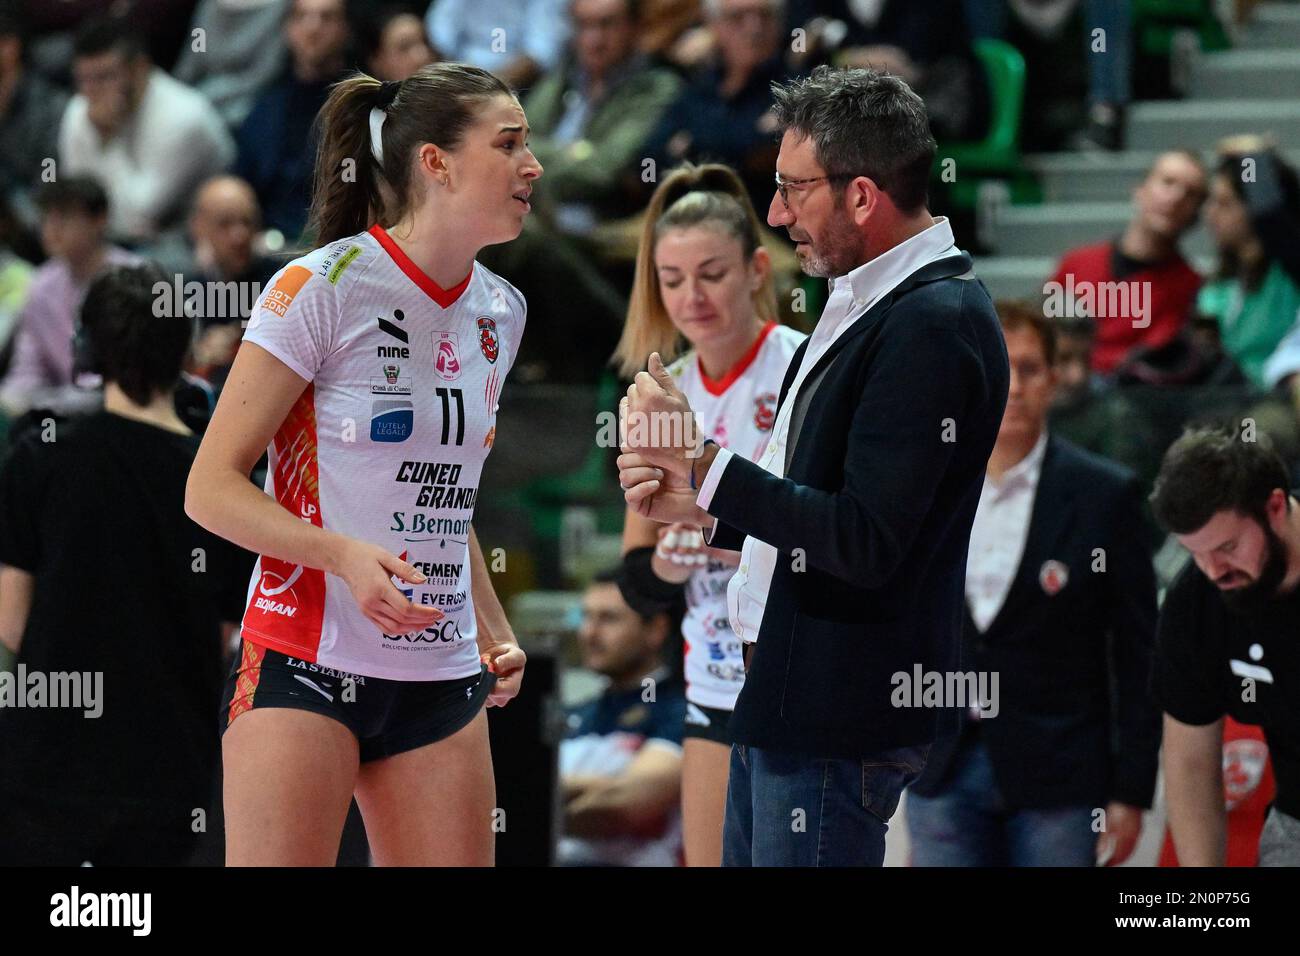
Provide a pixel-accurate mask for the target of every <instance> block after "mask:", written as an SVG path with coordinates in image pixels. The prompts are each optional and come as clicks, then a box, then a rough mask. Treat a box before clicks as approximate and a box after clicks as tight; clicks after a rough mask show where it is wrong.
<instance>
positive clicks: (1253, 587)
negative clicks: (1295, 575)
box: [1219, 525, 1287, 614]
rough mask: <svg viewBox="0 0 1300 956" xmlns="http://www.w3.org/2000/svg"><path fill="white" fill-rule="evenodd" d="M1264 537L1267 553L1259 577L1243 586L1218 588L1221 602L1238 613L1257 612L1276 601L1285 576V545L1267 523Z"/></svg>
mask: <svg viewBox="0 0 1300 956" xmlns="http://www.w3.org/2000/svg"><path fill="white" fill-rule="evenodd" d="M1264 537H1265V540H1267V542H1268V554H1267V555H1266V556H1265V558H1264V566H1263V567H1262V568H1260V571H1259V577H1257V578H1255V580H1254V581H1253V582H1251V583H1250V584H1247V585H1246V586H1245V587H1240V588H1231V589H1228V590H1224V589H1223V588H1220V589H1219V593H1220V594H1221V595H1222V596H1223V603H1224V604H1226V605H1227V606H1228V607H1229V608H1230V609H1231V610H1233V611H1236V612H1237V613H1238V614H1255V613H1258V612H1259V611H1262V610H1264V609H1265V608H1266V607H1267V606H1268V605H1269V604H1270V603H1271V602H1273V601H1276V600H1277V589H1278V585H1280V584H1281V583H1282V579H1283V578H1285V577H1286V564H1287V555H1286V545H1285V544H1284V543H1283V541H1282V539H1281V538H1279V537H1278V536H1277V535H1276V534H1274V533H1273V529H1272V528H1270V527H1268V526H1267V525H1264Z"/></svg>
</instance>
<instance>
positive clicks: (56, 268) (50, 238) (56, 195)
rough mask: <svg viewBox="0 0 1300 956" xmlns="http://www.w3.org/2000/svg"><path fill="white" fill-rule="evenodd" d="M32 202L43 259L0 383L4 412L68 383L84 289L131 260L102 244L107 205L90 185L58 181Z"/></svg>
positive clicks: (94, 184)
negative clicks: (38, 215)
mask: <svg viewBox="0 0 1300 956" xmlns="http://www.w3.org/2000/svg"><path fill="white" fill-rule="evenodd" d="M37 204H38V206H39V208H40V210H41V242H42V244H43V245H44V247H45V254H46V255H47V256H49V259H48V260H46V262H45V263H44V264H42V265H41V266H40V268H38V269H37V270H36V274H35V275H34V276H33V277H32V281H31V286H30V289H29V291H28V296H27V303H26V305H25V306H23V311H22V315H21V317H20V318H19V320H18V321H19V327H18V336H17V339H16V341H15V344H14V358H13V364H12V365H11V366H10V368H9V373H8V375H6V376H5V379H4V382H3V383H0V404H2V405H3V406H4V408H5V409H6V411H8V412H9V413H10V414H17V413H20V412H22V411H24V410H26V409H27V408H29V407H30V406H31V405H32V404H33V402H35V401H40V400H42V399H43V398H45V397H46V396H47V395H48V393H49V392H50V391H51V390H57V389H60V388H64V387H66V386H69V385H72V384H73V381H74V369H73V355H74V352H73V338H74V336H75V335H76V332H77V314H78V312H79V311H80V310H81V300H82V298H83V297H84V296H85V294H86V289H87V287H88V286H89V285H90V282H91V280H92V279H94V278H95V276H96V275H97V274H98V273H99V271H100V270H101V269H103V268H105V267H107V266H115V265H122V264H125V263H129V262H132V261H134V258H135V257H134V256H132V255H131V254H130V253H129V252H127V251H126V250H124V249H120V248H118V247H117V246H113V245H110V244H109V243H107V242H106V241H105V238H104V236H105V233H106V231H107V223H108V215H109V203H108V198H107V196H106V195H105V193H104V189H103V187H101V186H100V185H99V183H98V182H96V181H95V180H93V179H90V178H88V177H79V176H66V177H60V178H59V179H58V180H56V181H55V182H52V183H48V184H47V185H45V186H44V187H43V188H42V190H41V192H40V193H39V194H38V196H37Z"/></svg>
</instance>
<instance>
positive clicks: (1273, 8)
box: [1241, 3, 1300, 50]
mask: <svg viewBox="0 0 1300 956" xmlns="http://www.w3.org/2000/svg"><path fill="white" fill-rule="evenodd" d="M1241 40H1242V44H1241V45H1242V46H1246V47H1250V48H1252V49H1272V50H1277V49H1292V50H1294V49H1297V48H1300V5H1297V4H1294V3H1266V4H1262V5H1260V6H1259V7H1258V8H1256V10H1255V13H1254V15H1253V16H1252V17H1251V22H1250V23H1249V24H1248V25H1247V26H1246V28H1245V30H1243V31H1242V37H1241Z"/></svg>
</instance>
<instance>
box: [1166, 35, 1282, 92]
mask: <svg viewBox="0 0 1300 956" xmlns="http://www.w3.org/2000/svg"><path fill="white" fill-rule="evenodd" d="M1189 92H1190V94H1191V97H1192V98H1193V99H1211V100H1216V99H1217V100H1245V99H1255V100H1294V99H1296V98H1297V97H1298V96H1300V47H1297V48H1293V49H1283V50H1227V51H1224V52H1222V53H1211V54H1208V55H1206V56H1204V57H1202V58H1201V59H1200V60H1198V61H1197V64H1196V67H1195V68H1194V70H1193V71H1192V83H1191V90H1190V91H1189Z"/></svg>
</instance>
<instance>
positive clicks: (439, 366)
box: [433, 332, 460, 382]
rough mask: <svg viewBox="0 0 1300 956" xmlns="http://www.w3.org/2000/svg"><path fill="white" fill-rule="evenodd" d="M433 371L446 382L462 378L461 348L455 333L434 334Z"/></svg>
mask: <svg viewBox="0 0 1300 956" xmlns="http://www.w3.org/2000/svg"><path fill="white" fill-rule="evenodd" d="M433 370H434V371H435V372H437V373H438V377H439V378H440V379H442V380H443V381H444V382H453V381H455V380H456V379H458V378H460V347H459V344H458V343H457V341H456V333H455V332H434V333H433Z"/></svg>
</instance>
